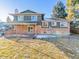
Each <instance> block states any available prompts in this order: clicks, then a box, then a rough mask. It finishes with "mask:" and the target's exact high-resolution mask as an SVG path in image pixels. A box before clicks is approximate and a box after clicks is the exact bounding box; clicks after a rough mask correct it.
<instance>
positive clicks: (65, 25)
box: [60, 22, 68, 27]
mask: <svg viewBox="0 0 79 59" xmlns="http://www.w3.org/2000/svg"><path fill="white" fill-rule="evenodd" d="M67 26H68V24H67V22H60V27H67Z"/></svg>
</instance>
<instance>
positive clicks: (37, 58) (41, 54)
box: [0, 39, 69, 59]
mask: <svg viewBox="0 0 79 59" xmlns="http://www.w3.org/2000/svg"><path fill="white" fill-rule="evenodd" d="M0 59H69V58H68V57H67V56H66V54H65V53H64V52H63V51H60V50H59V49H58V48H57V47H56V46H55V45H54V44H53V43H50V42H47V41H42V40H22V39H21V40H20V41H13V40H8V39H0Z"/></svg>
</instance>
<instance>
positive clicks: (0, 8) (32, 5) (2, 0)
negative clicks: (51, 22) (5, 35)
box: [0, 0, 66, 22]
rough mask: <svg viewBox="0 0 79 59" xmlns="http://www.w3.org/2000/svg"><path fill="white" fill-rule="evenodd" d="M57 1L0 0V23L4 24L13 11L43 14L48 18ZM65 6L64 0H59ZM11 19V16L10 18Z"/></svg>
mask: <svg viewBox="0 0 79 59" xmlns="http://www.w3.org/2000/svg"><path fill="white" fill-rule="evenodd" d="M57 1H58V0H0V21H3V22H6V18H7V16H10V15H9V13H14V10H15V9H18V10H19V12H21V11H25V10H27V9H29V10H33V11H35V12H38V13H44V14H45V18H48V17H50V15H51V13H52V9H53V7H54V6H55V5H56V3H57ZM61 1H62V2H63V3H64V4H66V0H61ZM10 18H11V19H13V17H12V16H10Z"/></svg>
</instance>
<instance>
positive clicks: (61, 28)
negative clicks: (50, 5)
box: [5, 9, 70, 37]
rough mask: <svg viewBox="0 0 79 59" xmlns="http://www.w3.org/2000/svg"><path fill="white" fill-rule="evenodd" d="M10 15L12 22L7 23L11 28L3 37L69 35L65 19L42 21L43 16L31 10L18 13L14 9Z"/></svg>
mask: <svg viewBox="0 0 79 59" xmlns="http://www.w3.org/2000/svg"><path fill="white" fill-rule="evenodd" d="M10 15H12V16H13V17H14V20H13V21H10V22H8V24H9V25H12V28H11V29H9V30H8V31H6V32H5V37H15V36H16V37H17V36H19V37H33V36H34V35H58V36H66V35H69V33H70V25H69V23H68V22H67V21H66V20H65V19H57V18H48V19H44V14H42V13H37V12H34V11H31V10H26V11H23V12H18V10H17V9H16V10H15V13H14V14H10Z"/></svg>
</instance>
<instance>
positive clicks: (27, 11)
mask: <svg viewBox="0 0 79 59" xmlns="http://www.w3.org/2000/svg"><path fill="white" fill-rule="evenodd" d="M20 13H37V12H34V11H31V10H25V11H22V12H20Z"/></svg>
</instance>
